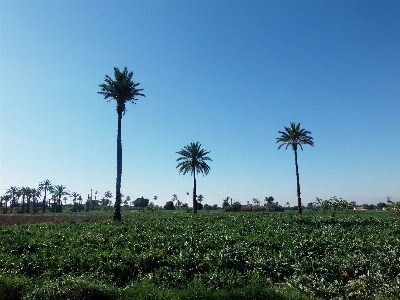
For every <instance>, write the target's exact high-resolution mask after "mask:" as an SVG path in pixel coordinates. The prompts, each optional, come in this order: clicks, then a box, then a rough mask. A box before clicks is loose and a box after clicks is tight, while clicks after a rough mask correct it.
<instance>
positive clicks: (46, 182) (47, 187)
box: [39, 179, 53, 213]
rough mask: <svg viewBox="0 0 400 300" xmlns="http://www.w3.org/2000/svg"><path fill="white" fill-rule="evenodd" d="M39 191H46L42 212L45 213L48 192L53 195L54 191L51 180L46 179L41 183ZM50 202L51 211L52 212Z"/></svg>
mask: <svg viewBox="0 0 400 300" xmlns="http://www.w3.org/2000/svg"><path fill="white" fill-rule="evenodd" d="M39 190H40V191H44V197H43V206H42V212H43V213H44V212H45V211H46V197H47V192H49V193H51V192H52V191H53V186H52V184H51V182H50V180H48V179H45V180H43V181H42V182H40V183H39ZM50 206H51V205H50V200H49V211H50Z"/></svg>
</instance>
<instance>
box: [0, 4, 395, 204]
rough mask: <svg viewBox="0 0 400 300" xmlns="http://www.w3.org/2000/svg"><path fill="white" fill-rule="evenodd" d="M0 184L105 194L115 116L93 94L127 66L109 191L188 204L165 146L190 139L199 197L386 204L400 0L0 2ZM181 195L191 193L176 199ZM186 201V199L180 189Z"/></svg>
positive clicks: (184, 182)
mask: <svg viewBox="0 0 400 300" xmlns="http://www.w3.org/2000/svg"><path fill="white" fill-rule="evenodd" d="M0 20H1V21H0V22H1V23H0V26H1V27H0V38H1V40H0V43H1V44H0V47H1V52H0V63H1V66H0V97H1V106H0V122H1V123H0V124H1V125H0V126H1V127H0V141H1V147H0V158H1V164H0V194H3V193H4V192H5V191H6V189H7V188H8V187H10V186H11V185H12V186H14V185H15V186H30V187H37V185H38V183H39V182H40V181H43V180H44V179H50V180H51V181H52V183H53V184H63V185H66V186H67V188H68V189H69V190H70V191H71V192H72V191H75V192H79V193H81V194H82V196H83V197H84V198H86V195H87V194H88V193H90V189H93V190H98V191H99V193H100V195H103V194H104V192H105V191H107V190H110V191H111V192H113V194H114V195H115V179H116V135H117V113H116V110H115V108H116V107H115V103H114V102H111V103H107V102H106V101H105V100H104V99H103V97H102V96H101V95H99V94H97V92H98V91H99V90H100V89H99V84H100V83H103V82H104V77H105V75H106V74H107V75H113V68H114V67H119V68H121V69H122V68H123V67H125V66H127V67H128V70H130V71H133V72H134V77H133V78H134V80H135V81H136V82H140V83H141V85H140V87H141V88H143V89H144V93H145V94H146V98H140V100H139V101H138V102H137V104H136V105H132V104H128V105H127V112H126V115H125V116H124V117H123V120H122V143H123V173H122V193H123V194H124V195H125V196H127V195H129V196H130V197H131V198H132V199H136V198H137V197H140V196H144V197H147V198H149V199H152V198H153V196H155V195H157V196H158V197H159V198H158V199H159V200H158V201H157V204H158V205H163V204H164V203H165V202H166V201H169V200H171V198H172V194H177V195H178V197H179V199H180V200H182V201H183V202H187V196H186V192H190V193H192V182H193V181H192V177H190V176H189V175H186V176H182V175H179V174H178V171H177V170H176V165H177V162H176V159H177V157H178V155H177V154H176V152H177V151H179V150H180V149H182V148H183V147H184V146H185V145H187V144H189V143H190V142H197V141H198V142H200V143H201V144H202V147H203V148H205V149H206V150H209V151H211V153H210V154H209V156H210V157H211V158H212V159H213V162H210V167H211V171H210V173H209V175H208V176H205V177H202V176H200V177H199V178H198V180H197V185H198V194H202V195H203V196H204V202H203V203H208V204H214V203H216V204H218V205H221V204H222V200H223V198H226V197H228V196H229V197H232V198H233V199H234V200H237V201H240V202H242V203H246V202H247V201H248V200H249V201H251V199H252V198H258V199H259V200H263V199H264V197H266V196H273V197H274V198H275V200H276V201H278V202H279V203H280V204H285V203H286V202H290V203H291V204H292V205H295V203H296V177H295V166H294V155H293V151H292V150H291V149H288V150H284V148H283V149H281V150H278V147H277V144H276V138H277V137H278V136H279V134H278V131H279V130H284V126H289V124H290V122H296V123H298V122H300V123H301V126H302V127H303V128H305V129H306V130H309V131H311V133H312V134H311V136H312V137H313V138H314V142H315V147H310V146H305V147H304V151H300V152H299V171H300V183H301V191H302V199H303V203H304V204H305V205H306V204H307V203H309V202H313V201H314V200H315V197H320V198H323V199H329V198H330V197H331V196H337V197H342V198H344V199H346V200H348V201H356V202H357V203H359V204H362V203H378V202H380V201H385V200H386V196H391V197H392V200H394V201H400V189H399V186H400V180H399V179H400V178H399V170H400V158H399V150H400V139H399V134H400V123H399V114H400V101H399V100H400V56H399V55H400V2H399V1H219V0H216V1H15V0H13V1H4V0H1V2H0ZM189 200H190V199H189ZM189 203H190V202H189Z"/></svg>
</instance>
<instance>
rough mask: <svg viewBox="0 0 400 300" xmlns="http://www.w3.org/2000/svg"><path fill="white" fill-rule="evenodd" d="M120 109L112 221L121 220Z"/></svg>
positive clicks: (120, 114) (119, 114)
mask: <svg viewBox="0 0 400 300" xmlns="http://www.w3.org/2000/svg"><path fill="white" fill-rule="evenodd" d="M121 120H122V111H118V134H117V184H116V195H115V207H114V221H121V177H122V140H121Z"/></svg>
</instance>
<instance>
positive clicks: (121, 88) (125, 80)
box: [97, 67, 145, 221]
mask: <svg viewBox="0 0 400 300" xmlns="http://www.w3.org/2000/svg"><path fill="white" fill-rule="evenodd" d="M132 76H133V72H129V73H128V70H127V68H126V67H125V68H124V70H123V71H122V72H121V71H120V70H119V69H118V68H114V77H115V80H114V79H111V77H110V76H108V75H106V77H105V79H104V81H105V82H106V83H103V84H100V85H99V86H100V88H101V91H100V92H97V93H98V94H101V95H103V96H104V99H106V100H107V102H109V101H111V99H114V100H115V101H116V102H117V114H118V133H117V182H116V192H115V198H116V199H115V210H114V221H121V177H122V140H121V120H122V116H123V115H124V114H125V111H126V108H125V104H126V103H127V102H132V103H135V101H136V100H138V99H137V97H138V96H143V97H144V96H145V95H144V94H142V93H141V91H143V89H138V88H137V87H138V86H139V84H140V83H135V82H134V81H132Z"/></svg>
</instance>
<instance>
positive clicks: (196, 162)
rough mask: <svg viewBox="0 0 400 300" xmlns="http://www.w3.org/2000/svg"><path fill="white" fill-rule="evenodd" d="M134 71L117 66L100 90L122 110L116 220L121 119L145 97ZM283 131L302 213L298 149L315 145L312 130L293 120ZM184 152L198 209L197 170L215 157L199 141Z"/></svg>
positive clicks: (117, 214)
mask: <svg viewBox="0 0 400 300" xmlns="http://www.w3.org/2000/svg"><path fill="white" fill-rule="evenodd" d="M132 76H133V72H128V69H127V68H126V67H125V68H124V69H123V71H122V72H121V71H120V70H119V69H118V68H116V67H114V79H112V78H111V77H110V76H108V75H106V76H105V79H104V81H105V83H102V84H99V87H100V88H101V90H100V91H99V92H97V93H98V94H101V95H103V96H104V99H106V100H107V102H109V101H111V99H114V100H115V101H116V104H117V107H116V110H117V114H118V131H117V180H116V201H115V209H114V220H116V221H120V220H121V196H120V195H121V178H122V139H121V120H122V116H123V115H125V112H126V106H125V104H126V103H127V102H131V103H133V104H135V102H136V101H137V100H138V96H141V97H145V95H144V94H143V93H142V91H143V89H139V88H138V86H139V85H140V83H137V82H134V81H133V80H132ZM279 133H280V134H281V136H280V137H278V138H277V141H276V142H277V143H281V144H280V145H279V147H278V149H280V148H281V147H282V146H286V149H287V148H288V147H289V146H290V147H291V148H292V149H293V151H294V156H295V167H296V181H297V200H298V212H299V214H301V213H302V205H301V197H300V194H301V192H300V179H299V168H298V161H297V150H298V146H300V148H301V149H302V150H303V147H302V145H311V146H314V142H313V138H312V137H311V136H310V135H309V134H311V132H309V131H307V130H305V129H302V128H300V123H298V124H297V125H296V124H295V123H291V124H290V127H285V132H284V131H279ZM176 153H177V154H179V155H180V157H179V158H178V159H177V161H178V162H179V163H178V165H177V167H176V168H177V169H178V171H179V173H180V174H181V173H182V174H183V175H185V174H187V173H190V174H191V175H192V176H193V211H194V213H195V214H196V213H197V200H196V198H197V195H196V174H199V173H202V174H203V175H207V174H208V173H209V171H210V166H209V165H208V164H207V161H212V159H211V158H209V157H207V156H206V155H207V154H209V153H210V151H206V150H204V149H201V144H200V143H199V142H196V143H193V142H192V143H190V144H189V145H187V146H185V147H184V148H183V149H181V150H180V151H178V152H176Z"/></svg>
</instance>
